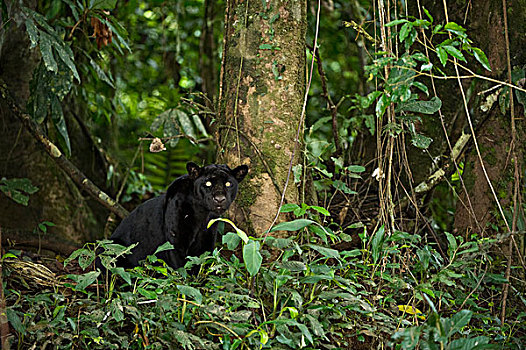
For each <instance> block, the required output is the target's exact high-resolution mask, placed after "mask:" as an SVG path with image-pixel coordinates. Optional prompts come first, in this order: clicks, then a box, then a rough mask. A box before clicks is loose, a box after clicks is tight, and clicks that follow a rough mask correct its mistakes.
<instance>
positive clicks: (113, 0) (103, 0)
mask: <svg viewBox="0 0 526 350" xmlns="http://www.w3.org/2000/svg"><path fill="white" fill-rule="evenodd" d="M115 5H117V0H91V1H90V5H89V8H90V9H92V10H113V9H114V8H115Z"/></svg>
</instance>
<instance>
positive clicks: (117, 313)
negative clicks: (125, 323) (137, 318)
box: [110, 299, 124, 322]
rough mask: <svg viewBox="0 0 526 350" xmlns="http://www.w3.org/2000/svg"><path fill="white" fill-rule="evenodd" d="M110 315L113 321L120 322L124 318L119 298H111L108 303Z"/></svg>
mask: <svg viewBox="0 0 526 350" xmlns="http://www.w3.org/2000/svg"><path fill="white" fill-rule="evenodd" d="M110 311H111V315H112V316H113V318H114V319H115V321H117V322H120V321H122V320H124V308H123V307H122V302H121V300H120V299H113V300H112V301H111V305H110Z"/></svg>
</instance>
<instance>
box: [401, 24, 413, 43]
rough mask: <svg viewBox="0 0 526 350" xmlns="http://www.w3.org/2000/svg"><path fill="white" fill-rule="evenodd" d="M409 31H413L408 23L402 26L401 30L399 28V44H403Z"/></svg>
mask: <svg viewBox="0 0 526 350" xmlns="http://www.w3.org/2000/svg"><path fill="white" fill-rule="evenodd" d="M411 30H413V26H412V25H411V23H409V22H408V23H406V24H404V25H403V26H402V28H400V34H399V35H400V42H403V41H404V40H405V38H407V36H408V35H409V33H410V32H411Z"/></svg>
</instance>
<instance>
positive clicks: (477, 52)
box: [473, 47, 491, 72]
mask: <svg viewBox="0 0 526 350" xmlns="http://www.w3.org/2000/svg"><path fill="white" fill-rule="evenodd" d="M473 55H474V56H475V59H476V60H477V61H479V63H480V64H482V66H483V67H484V68H486V69H487V70H489V71H490V72H491V67H490V65H489V61H488V58H487V57H486V54H485V53H484V51H482V50H481V49H479V48H477V47H473Z"/></svg>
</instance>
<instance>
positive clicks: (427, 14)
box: [422, 7, 433, 23]
mask: <svg viewBox="0 0 526 350" xmlns="http://www.w3.org/2000/svg"><path fill="white" fill-rule="evenodd" d="M422 8H423V9H424V13H425V14H426V16H427V18H429V21H430V22H431V23H433V16H431V13H429V11H428V10H427V9H426V8H425V7H422Z"/></svg>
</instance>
